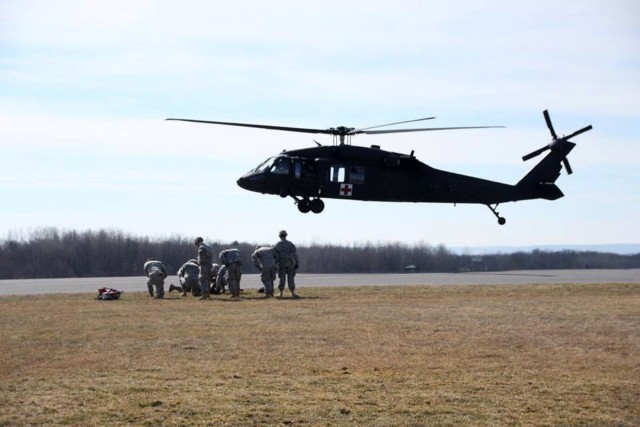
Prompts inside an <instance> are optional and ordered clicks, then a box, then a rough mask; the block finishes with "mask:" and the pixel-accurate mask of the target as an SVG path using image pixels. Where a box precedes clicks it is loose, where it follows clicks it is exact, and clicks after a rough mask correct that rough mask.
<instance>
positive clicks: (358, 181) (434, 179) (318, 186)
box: [238, 144, 515, 204]
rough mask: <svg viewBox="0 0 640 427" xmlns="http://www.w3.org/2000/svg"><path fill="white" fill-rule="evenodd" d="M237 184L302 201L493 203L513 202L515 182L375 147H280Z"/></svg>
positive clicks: (252, 189)
mask: <svg viewBox="0 0 640 427" xmlns="http://www.w3.org/2000/svg"><path fill="white" fill-rule="evenodd" d="M238 185H239V186H240V187H242V188H244V189H246V190H249V191H255V192H258V193H263V194H278V195H280V196H282V197H287V196H291V197H294V198H296V199H297V198H301V199H303V200H308V199H315V198H327V199H350V200H363V201H367V200H368V201H391V202H432V203H480V204H497V203H502V202H507V201H514V200H515V186H513V185H508V184H503V183H499V182H494V181H488V180H484V179H480V178H475V177H470V176H465V175H460V174H455V173H451V172H446V171H442V170H438V169H434V168H432V167H429V166H427V165H426V164H424V163H422V162H420V161H419V160H418V159H416V158H415V157H414V155H413V153H412V154H409V155H407V154H400V153H394V152H389V151H384V150H381V149H380V148H379V147H378V146H375V145H374V146H372V147H361V146H355V145H345V144H341V145H333V146H320V147H312V148H305V149H300V150H291V151H283V152H282V153H280V154H279V155H277V156H275V157H272V158H270V159H268V160H267V161H265V162H263V163H262V164H261V165H259V166H258V167H256V168H255V169H253V170H251V171H249V172H247V173H246V174H245V175H243V176H242V177H241V178H240V179H238Z"/></svg>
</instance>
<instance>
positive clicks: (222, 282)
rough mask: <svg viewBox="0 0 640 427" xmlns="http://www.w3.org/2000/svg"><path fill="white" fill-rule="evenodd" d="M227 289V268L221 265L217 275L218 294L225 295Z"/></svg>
mask: <svg viewBox="0 0 640 427" xmlns="http://www.w3.org/2000/svg"><path fill="white" fill-rule="evenodd" d="M226 287H227V266H226V265H221V266H219V268H218V274H216V293H218V294H223V293H224V292H225V288H226Z"/></svg>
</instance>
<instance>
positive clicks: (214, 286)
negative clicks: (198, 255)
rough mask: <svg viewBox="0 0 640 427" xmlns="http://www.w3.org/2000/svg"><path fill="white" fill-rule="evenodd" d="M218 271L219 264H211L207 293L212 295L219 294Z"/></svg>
mask: <svg viewBox="0 0 640 427" xmlns="http://www.w3.org/2000/svg"><path fill="white" fill-rule="evenodd" d="M219 271H220V264H216V263H215V262H214V263H213V264H211V277H210V278H209V284H210V285H211V287H210V288H209V292H210V293H212V294H216V295H217V294H219V293H220V291H219V290H218V272H219Z"/></svg>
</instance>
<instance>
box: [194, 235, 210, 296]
mask: <svg viewBox="0 0 640 427" xmlns="http://www.w3.org/2000/svg"><path fill="white" fill-rule="evenodd" d="M195 244H196V246H197V247H198V266H199V267H200V269H199V271H198V282H199V283H200V292H201V293H202V296H201V297H200V299H201V300H207V299H209V280H210V278H211V262H212V260H213V254H212V253H211V248H210V247H209V245H207V244H205V243H204V239H203V238H202V237H196V240H195Z"/></svg>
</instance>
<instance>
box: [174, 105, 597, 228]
mask: <svg viewBox="0 0 640 427" xmlns="http://www.w3.org/2000/svg"><path fill="white" fill-rule="evenodd" d="M543 116H544V119H545V122H546V124H547V128H548V129H549V132H550V133H551V142H550V143H549V144H547V145H546V146H544V147H541V148H539V149H537V150H535V151H532V152H531V153H529V154H527V155H525V156H523V157H522V160H523V161H527V160H529V159H532V158H534V157H536V156H538V155H540V154H542V153H543V152H545V151H549V153H548V154H547V155H546V156H545V157H544V158H543V159H542V160H541V161H540V162H539V163H538V164H537V165H535V166H534V167H533V169H531V170H530V171H529V173H527V174H526V175H525V176H524V177H523V178H522V179H521V180H520V181H518V182H517V183H516V184H515V185H510V184H503V183H500V182H496V181H489V180H486V179H481V178H476V177H472V176H466V175H460V174H456V173H452V172H447V171H443V170H438V169H434V168H432V167H430V166H428V165H426V164H425V163H422V162H421V161H419V160H418V159H417V158H416V157H415V155H414V151H413V150H412V151H411V153H410V154H401V153H395V152H392V151H385V150H382V149H381V148H380V146H379V145H371V146H370V147H364V146H357V145H352V144H351V139H352V137H353V136H355V135H359V134H391V133H403V132H422V131H440V130H456V129H485V128H500V127H503V126H463V127H435V128H433V127H432V128H408V129H392V130H389V129H387V130H381V129H379V128H382V127H386V126H393V125H400V124H406V123H412V122H419V121H425V120H432V119H435V117H425V118H420V119H414V120H406V121H401V122H395V123H388V124H384V125H378V126H371V127H367V128H359V129H357V128H353V127H347V126H338V127H332V128H328V129H311V128H299V127H286V126H272V125H261V124H251V123H234V122H220V121H209V120H193V119H176V118H169V119H166V120H177V121H184V122H193V123H207V124H217V125H226V126H241V127H250V128H259V129H267V130H279V131H288V132H301V133H312V134H328V135H332V136H333V144H332V145H321V144H320V143H319V142H317V141H315V140H314V142H315V143H316V147H311V148H303V149H298V150H283V151H282V152H281V153H280V154H277V155H275V156H273V157H270V158H268V159H267V160H265V161H263V162H262V163H260V164H259V165H258V166H256V167H255V168H253V169H251V170H250V171H249V172H247V173H246V174H244V175H243V176H242V177H240V178H239V179H238V181H237V183H238V185H239V186H240V187H242V188H243V189H245V190H249V191H254V192H257V193H262V194H273V195H279V196H280V197H282V198H286V197H291V198H293V200H294V203H295V205H296V206H297V208H298V210H299V211H300V212H302V213H308V212H313V213H316V214H318V213H321V212H322V211H323V210H324V207H325V204H324V202H323V200H322V199H346V200H361V201H379V202H414V203H416V202H423V203H453V204H454V205H455V204H458V203H468V204H483V205H486V206H487V207H488V208H489V209H490V210H491V212H493V214H494V215H495V217H496V218H497V219H498V224H500V225H504V224H505V223H506V219H505V218H504V217H503V216H500V213H499V212H498V210H497V209H498V206H499V205H500V204H501V203H506V202H516V201H520V200H532V199H546V200H556V199H559V198H560V197H563V196H564V194H563V193H562V191H560V189H559V188H558V187H557V186H556V184H555V181H556V180H557V179H558V177H559V176H560V171H561V169H562V166H564V168H565V169H566V172H567V174H569V175H570V174H572V173H573V170H572V169H571V165H570V164H569V160H568V159H567V156H568V154H569V153H570V152H571V150H572V149H573V148H574V147H575V145H576V144H575V143H573V142H571V141H569V140H570V139H571V138H573V137H575V136H578V135H580V134H581V133H584V132H587V131H589V130H591V129H592V126H591V125H588V126H586V127H584V128H582V129H579V130H577V131H575V132H573V133H571V134H569V135H567V136H562V137H558V135H557V134H556V132H555V129H554V127H553V124H552V123H551V118H550V116H549V112H548V110H545V111H543Z"/></svg>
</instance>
